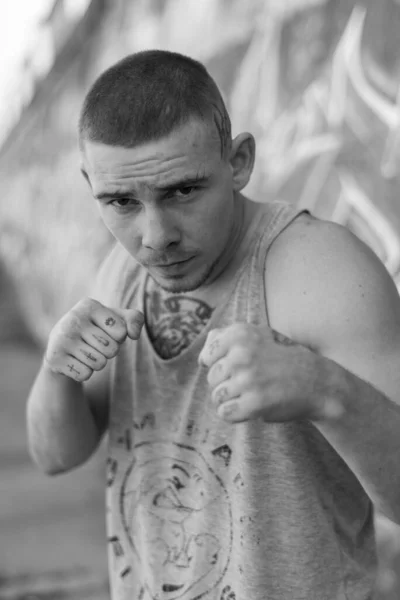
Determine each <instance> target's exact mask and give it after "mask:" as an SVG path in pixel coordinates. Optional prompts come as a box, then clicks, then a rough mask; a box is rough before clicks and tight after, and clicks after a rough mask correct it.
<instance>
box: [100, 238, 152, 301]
mask: <svg viewBox="0 0 400 600" xmlns="http://www.w3.org/2000/svg"><path fill="white" fill-rule="evenodd" d="M141 270H142V267H141V266H140V265H139V263H137V262H136V261H135V259H134V258H133V257H132V256H131V255H130V254H129V253H128V251H127V250H125V248H124V247H123V246H122V245H121V244H120V243H119V242H115V243H114V244H113V246H112V247H111V248H110V250H109V252H108V253H107V255H106V256H105V258H104V260H103V261H102V263H101V264H100V266H99V269H98V271H97V274H96V278H95V283H94V286H93V288H92V290H91V294H90V295H91V296H92V297H93V298H95V299H96V300H98V301H99V302H101V303H102V304H104V305H106V306H119V307H123V306H125V304H126V302H127V300H128V296H130V295H131V294H132V293H134V290H133V287H134V285H135V283H136V282H137V281H138V275H139V272H140V271H141Z"/></svg>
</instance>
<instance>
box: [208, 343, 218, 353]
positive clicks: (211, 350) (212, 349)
mask: <svg viewBox="0 0 400 600" xmlns="http://www.w3.org/2000/svg"><path fill="white" fill-rule="evenodd" d="M219 346H220V342H219V340H214V341H213V342H211V344H210V347H209V350H208V351H209V353H210V354H214V352H215V351H216V350H218V348H219Z"/></svg>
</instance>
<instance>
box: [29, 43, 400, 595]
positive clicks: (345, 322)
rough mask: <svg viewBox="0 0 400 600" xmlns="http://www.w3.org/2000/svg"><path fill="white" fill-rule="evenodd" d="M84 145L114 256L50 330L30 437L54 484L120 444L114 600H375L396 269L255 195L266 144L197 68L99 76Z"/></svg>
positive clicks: (399, 310)
mask: <svg viewBox="0 0 400 600" xmlns="http://www.w3.org/2000/svg"><path fill="white" fill-rule="evenodd" d="M80 146H81V151H82V172H83V174H84V176H85V177H86V179H87V181H88V183H89V185H90V187H91V189H92V192H93V195H94V197H95V198H96V201H97V202H98V207H99V210H100V212H101V215H102V217H103V219H104V222H105V224H106V225H107V227H108V228H109V229H110V231H111V232H112V234H113V235H114V236H115V238H116V240H117V244H116V245H115V247H114V248H113V250H112V251H111V253H110V255H109V256H108V258H107V259H106V261H105V264H104V265H103V267H102V269H101V272H100V273H99V277H98V284H97V289H96V292H95V293H94V297H93V298H86V299H83V300H82V301H81V302H79V303H78V304H77V305H76V306H75V307H74V308H73V309H72V310H71V311H70V312H69V313H68V314H67V315H65V316H64V317H63V318H62V319H61V320H60V322H59V323H58V324H57V325H56V326H55V327H54V329H53V331H52V333H51V335H50V339H49V343H48V347H47V350H46V353H45V358H44V361H43V365H42V368H41V370H40V372H39V374H38V376H37V379H36V381H35V383H34V385H33V388H32V391H31V393H30V397H29V399H28V410H27V415H28V432H29V440H30V447H31V451H32V455H33V457H34V459H35V460H36V461H37V463H38V464H39V466H40V467H41V468H43V469H44V470H45V471H47V472H48V473H50V474H56V473H61V472H65V471H68V470H69V469H72V468H74V467H77V466H78V465H80V464H81V463H83V462H84V461H86V460H87V459H88V458H89V456H91V454H92V453H93V452H94V451H95V449H96V447H97V446H98V444H99V441H100V439H101V437H102V436H103V434H104V433H105V432H106V431H108V434H109V458H108V481H107V486H108V489H107V521H108V534H109V535H108V538H109V542H110V549H109V559H110V563H109V564H110V581H111V590H112V598H113V600H127V599H128V598H129V600H132V599H135V600H136V599H138V600H139V599H142V600H143V599H150V598H152V599H155V598H157V599H160V600H167V599H168V600H171V599H172V598H174V599H175V598H182V599H184V600H189V599H190V600H194V599H195V598H203V597H204V598H206V597H207V598H210V599H211V598H212V599H213V600H220V599H221V600H222V599H223V600H228V599H230V600H233V599H235V598H236V600H239V599H242V598H246V599H247V598H249V599H250V598H251V599H252V600H266V599H267V598H268V600H282V599H285V600H286V599H287V598H296V599H298V600H300V599H304V600H310V599H311V598H315V599H318V600H333V599H335V600H338V599H343V600H344V599H345V598H351V599H352V600H366V599H367V598H369V597H370V595H371V593H372V588H373V583H374V573H375V564H376V558H375V542H374V531H373V506H375V507H377V508H378V509H379V510H380V511H382V512H384V513H385V514H386V515H387V516H389V517H390V518H391V519H393V520H395V521H399V520H400V475H399V468H398V465H399V460H400V435H399V433H400V408H399V407H398V400H399V397H400V370H399V368H398V365H399V360H400V302H399V298H398V295H397V292H396V289H395V287H394V285H393V282H392V280H391V278H390V277H389V275H388V273H387V272H386V270H385V268H384V267H383V266H382V264H381V263H380V262H379V261H378V259H377V258H376V257H375V255H374V254H373V253H372V252H371V251H370V250H369V249H368V248H367V247H366V246H365V245H364V244H363V243H362V242H360V241H359V240H358V239H357V238H355V237H354V236H353V235H352V234H351V233H350V232H348V231H347V230H345V229H344V228H342V227H340V226H338V225H334V224H331V223H328V222H323V221H319V220H317V219H314V218H313V217H311V216H310V215H308V214H307V213H304V212H300V211H298V210H296V209H294V208H293V207H291V206H289V205H286V204H284V203H281V202H273V203H267V204H256V203H254V202H252V201H250V200H249V199H247V198H246V197H245V196H243V195H242V193H241V191H242V189H243V188H244V187H245V185H246V184H247V182H248V181H249V178H250V175H251V171H252V168H253V162H254V154H255V143H254V139H253V137H252V136H251V135H250V134H249V133H241V134H239V135H237V136H236V137H235V138H234V139H231V133H230V121H229V116H228V114H227V112H226V109H225V106H224V103H223V100H222V98H221V96H220V94H219V92H218V89H217V87H216V85H215V83H214V82H213V80H212V79H211V78H210V77H209V75H208V74H207V72H206V70H205V69H204V67H203V66H202V65H200V64H199V63H197V62H196V61H193V60H192V59H190V58H187V57H184V56H181V55H178V54H174V53H169V52H163V51H147V52H142V53H138V54H135V55H132V56H129V57H127V58H126V59H124V60H123V61H121V62H119V63H117V64H116V65H115V66H113V67H112V68H110V69H109V70H107V71H106V72H105V73H103V74H102V75H101V76H100V77H99V79H98V80H97V81H96V82H95V83H94V85H93V87H92V89H91V90H90V91H89V93H88V95H87V97H86V99H85V102H84V106H83V109H82V114H81V119H80ZM259 200H262V199H259ZM143 315H144V327H142V325H143ZM110 359H112V360H110Z"/></svg>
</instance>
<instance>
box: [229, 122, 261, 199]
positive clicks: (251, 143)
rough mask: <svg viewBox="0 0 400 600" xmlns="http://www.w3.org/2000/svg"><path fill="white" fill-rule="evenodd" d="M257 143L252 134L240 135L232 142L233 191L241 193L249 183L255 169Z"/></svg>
mask: <svg viewBox="0 0 400 600" xmlns="http://www.w3.org/2000/svg"><path fill="white" fill-rule="evenodd" d="M255 156H256V142H255V140H254V137H253V136H252V135H251V133H247V132H244V133H239V135H237V136H236V137H235V139H234V140H232V146H231V152H230V156H229V163H230V165H231V169H232V181H233V189H234V191H235V192H240V191H241V190H242V189H243V188H244V187H245V186H246V185H247V184H248V182H249V179H250V177H251V174H252V172H253V168H254V160H255Z"/></svg>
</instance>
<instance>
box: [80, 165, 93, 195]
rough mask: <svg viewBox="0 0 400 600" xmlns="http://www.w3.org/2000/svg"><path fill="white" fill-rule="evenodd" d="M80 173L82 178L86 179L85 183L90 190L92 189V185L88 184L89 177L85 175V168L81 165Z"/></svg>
mask: <svg viewBox="0 0 400 600" xmlns="http://www.w3.org/2000/svg"><path fill="white" fill-rule="evenodd" d="M81 173H82V175H83V177H84V178H85V179H86V182H87V183H88V185H89V187H90V189H92V185H91V183H90V179H89V175H88V174H87V172H86V170H85V167H84V166H83V164H81Z"/></svg>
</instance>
